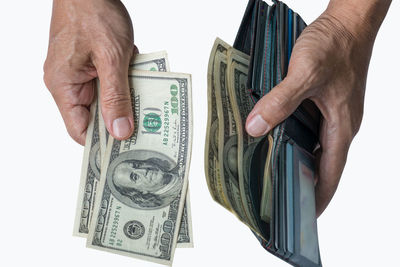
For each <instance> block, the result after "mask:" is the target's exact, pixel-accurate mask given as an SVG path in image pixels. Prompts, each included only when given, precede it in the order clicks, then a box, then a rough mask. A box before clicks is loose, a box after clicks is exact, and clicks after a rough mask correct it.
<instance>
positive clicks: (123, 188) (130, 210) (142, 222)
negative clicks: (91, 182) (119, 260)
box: [87, 71, 192, 265]
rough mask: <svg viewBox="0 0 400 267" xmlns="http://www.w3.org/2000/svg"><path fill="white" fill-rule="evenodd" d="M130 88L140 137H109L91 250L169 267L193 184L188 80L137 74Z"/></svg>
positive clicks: (136, 134) (89, 242)
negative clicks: (191, 180)
mask: <svg viewBox="0 0 400 267" xmlns="http://www.w3.org/2000/svg"><path fill="white" fill-rule="evenodd" d="M129 83H130V88H131V96H132V104H133V108H134V110H135V115H136V116H135V126H136V127H135V132H134V134H133V135H132V137H131V138H129V139H127V140H124V141H119V140H116V139H113V138H112V137H111V136H110V137H109V142H108V144H107V149H106V152H105V155H104V158H103V164H102V172H101V178H100V185H99V188H98V191H97V192H98V193H97V196H96V201H95V210H94V216H93V220H92V222H91V225H90V227H89V235H88V239H87V246H88V247H91V248H95V249H99V250H105V251H109V252H113V253H117V254H122V255H127V256H131V257H136V258H140V259H145V260H148V261H152V262H156V263H159V264H165V265H171V263H172V259H173V255H174V251H175V246H176V243H177V240H178V233H179V226H180V222H181V218H182V213H183V207H184V203H185V198H184V196H185V195H186V192H187V184H188V171H189V164H190V152H191V142H192V103H191V78H190V75H188V74H180V73H170V72H167V73H163V72H148V71H133V72H132V73H131V74H130V75H129ZM133 88H134V89H133ZM155 92H157V93H156V94H155Z"/></svg>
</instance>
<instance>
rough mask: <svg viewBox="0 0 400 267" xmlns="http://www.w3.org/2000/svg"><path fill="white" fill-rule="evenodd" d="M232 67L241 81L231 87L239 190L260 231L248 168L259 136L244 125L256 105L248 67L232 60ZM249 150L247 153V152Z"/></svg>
mask: <svg viewBox="0 0 400 267" xmlns="http://www.w3.org/2000/svg"><path fill="white" fill-rule="evenodd" d="M231 65H232V66H231V68H232V69H234V71H235V74H234V75H237V77H236V80H237V81H238V82H240V86H235V87H230V88H229V90H230V91H229V96H230V97H231V98H230V99H231V104H232V111H233V115H234V118H235V121H236V129H237V166H238V178H239V188H240V189H239V191H240V195H241V201H242V204H243V207H244V210H245V212H246V215H247V218H248V220H249V226H250V227H251V228H252V229H253V230H255V231H256V232H257V233H260V232H261V231H260V229H259V227H258V224H257V220H256V215H255V211H254V210H253V206H252V202H251V198H250V188H249V182H250V181H249V179H250V177H249V175H248V170H249V166H248V165H247V164H249V162H248V158H249V156H251V155H252V152H251V151H252V150H254V148H255V147H254V144H255V143H256V142H257V141H258V139H257V138H253V137H251V136H250V135H248V134H247V132H246V130H245V128H244V125H245V122H246V118H247V116H248V114H249V113H250V111H251V110H252V109H253V107H254V102H253V101H252V99H251V97H250V96H249V92H248V90H247V87H246V86H245V84H246V82H247V74H248V68H245V67H243V66H242V65H241V64H240V63H237V62H232V64H231ZM246 152H247V153H246Z"/></svg>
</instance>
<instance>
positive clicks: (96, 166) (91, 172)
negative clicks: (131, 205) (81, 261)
mask: <svg viewBox="0 0 400 267" xmlns="http://www.w3.org/2000/svg"><path fill="white" fill-rule="evenodd" d="M96 88H97V87H96ZM95 92H96V95H98V91H97V89H96V91H95ZM99 114H100V112H99V104H98V98H97V97H96V100H95V101H94V102H93V103H92V105H91V106H90V120H89V126H88V128H87V130H86V141H85V150H84V154H83V161H82V169H81V181H80V186H79V192H78V203H77V207H76V215H75V225H74V232H73V234H74V235H75V236H82V237H86V236H87V233H89V225H90V220H91V217H92V215H93V208H94V198H95V195H96V189H97V186H98V182H99V179H100V169H101V155H100V137H99V119H98V116H99Z"/></svg>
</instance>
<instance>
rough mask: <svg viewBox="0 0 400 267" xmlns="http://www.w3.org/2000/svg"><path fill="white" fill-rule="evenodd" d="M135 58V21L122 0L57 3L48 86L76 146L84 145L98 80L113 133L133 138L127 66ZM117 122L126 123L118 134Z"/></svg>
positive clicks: (60, 0) (59, 0)
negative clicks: (95, 80)
mask: <svg viewBox="0 0 400 267" xmlns="http://www.w3.org/2000/svg"><path fill="white" fill-rule="evenodd" d="M134 53H135V46H134V44H133V27H132V22H131V20H130V17H129V14H128V12H127V10H126V9H125V7H124V6H123V4H122V3H121V2H120V1H114V0H85V1H77V0H72V1H63V0H56V1H54V3H53V16H52V20H51V28H50V38H49V48H48V55H47V59H46V62H45V64H44V81H45V84H46V86H47V87H48V88H49V90H50V92H51V94H52V95H53V97H54V100H55V101H56V103H57V105H58V108H59V110H60V112H61V115H62V117H63V119H64V122H65V125H66V127H67V130H68V133H69V134H70V135H71V137H72V138H73V139H74V140H75V141H76V142H78V143H80V144H82V145H84V144H85V136H86V129H87V126H88V123H89V106H90V104H91V103H92V101H93V99H94V87H93V85H94V83H93V79H94V78H96V77H99V79H100V84H101V93H100V98H101V108H102V114H103V118H104V121H105V124H106V127H107V129H108V131H109V132H110V133H111V134H112V135H113V136H114V137H116V138H117V139H126V138H127V137H129V136H130V135H131V134H132V132H133V115H132V113H133V112H132V107H131V100H130V94H129V85H128V67H129V62H130V59H131V57H132V56H133V54H134ZM118 118H126V119H125V120H124V119H120V120H119V121H123V122H125V126H123V125H122V126H121V127H120V128H118V129H117V127H116V126H118V125H116V124H113V121H114V120H115V119H118Z"/></svg>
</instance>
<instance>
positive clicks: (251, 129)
mask: <svg viewBox="0 0 400 267" xmlns="http://www.w3.org/2000/svg"><path fill="white" fill-rule="evenodd" d="M303 99H304V89H303V88H302V87H299V85H298V84H296V82H295V81H293V78H290V76H287V77H286V78H285V79H284V80H283V81H282V82H281V83H279V84H278V85H277V86H275V87H274V88H273V89H272V90H271V91H270V92H269V93H268V94H266V95H265V96H264V97H262V98H261V99H260V100H259V101H258V102H257V104H256V105H255V106H254V108H253V110H252V111H251V112H250V114H249V116H247V121H246V130H247V132H248V134H249V135H251V136H254V137H258V136H262V135H265V134H267V133H268V132H269V131H270V130H271V129H273V128H274V127H275V126H276V125H278V124H279V123H280V122H282V121H283V120H284V119H286V118H287V117H289V115H290V114H292V113H293V112H294V111H295V110H296V108H297V107H298V106H299V105H300V103H301V101H303Z"/></svg>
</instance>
